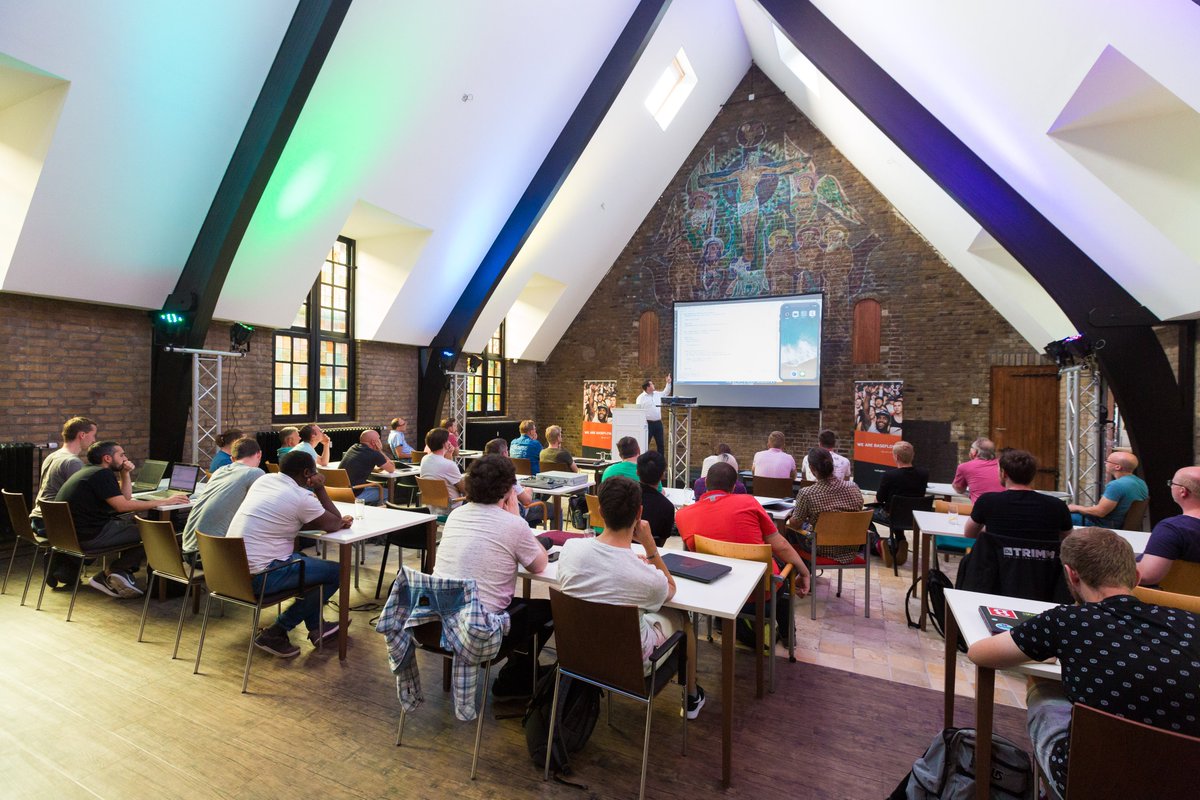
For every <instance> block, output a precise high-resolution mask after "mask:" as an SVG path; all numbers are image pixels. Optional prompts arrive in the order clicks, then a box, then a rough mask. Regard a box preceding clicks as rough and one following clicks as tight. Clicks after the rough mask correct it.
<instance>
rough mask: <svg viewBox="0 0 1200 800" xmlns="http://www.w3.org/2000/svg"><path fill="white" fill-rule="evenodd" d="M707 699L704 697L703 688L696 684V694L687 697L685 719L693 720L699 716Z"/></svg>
mask: <svg viewBox="0 0 1200 800" xmlns="http://www.w3.org/2000/svg"><path fill="white" fill-rule="evenodd" d="M706 699H707V698H706V697H705V696H704V687H703V686H701V685H700V684H698V683H697V684H696V693H695V694H689V695H688V702H687V718H688V719H695V718H696V717H698V716H700V709H702V708H704V701H705V700H706Z"/></svg>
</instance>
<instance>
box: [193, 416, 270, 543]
mask: <svg viewBox="0 0 1200 800" xmlns="http://www.w3.org/2000/svg"><path fill="white" fill-rule="evenodd" d="M230 455H232V456H233V463H232V464H227V465H225V466H223V467H221V468H220V469H218V470H217V471H216V472H214V473H213V476H212V478H210V479H209V481H208V483H207V484H205V486H204V491H203V492H201V493H200V494H198V495H196V497H195V498H194V499H193V500H192V510H191V513H190V514H188V520H187V524H186V525H184V526H183V552H184V553H185V554H191V553H195V552H196V550H197V548H198V546H199V545H198V544H197V539H196V532H197V531H199V532H200V533H206V534H208V535H209V536H224V535H225V534H226V533H227V532H228V531H229V523H230V522H232V521H233V515H234V514H236V513H237V510H238V509H239V508H240V507H241V505H242V501H243V500H245V499H246V492H248V491H250V487H251V486H252V485H253V484H254V482H255V481H256V480H258V479H259V478H261V477H262V476H263V475H265V474H266V473H264V472H263V471H262V470H261V469H259V467H258V465H259V462H260V461H262V449H261V448H260V447H259V446H258V442H257V441H255V440H254V439H252V438H250V437H249V436H243V437H242V438H241V439H238V440H237V441H236V442H234V443H233V448H232V451H231V452H230Z"/></svg>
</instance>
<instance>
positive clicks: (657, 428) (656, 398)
mask: <svg viewBox="0 0 1200 800" xmlns="http://www.w3.org/2000/svg"><path fill="white" fill-rule="evenodd" d="M670 393H671V376H670V375H667V377H666V379H665V380H664V381H663V390H662V391H661V392H658V391H655V390H654V381H650V380H648V381H646V382H645V383H643V384H642V393H641V394H639V395H638V396H637V400H635V401H634V402H635V403H637V405H638V408H640V409H642V411H644V412H646V447H647V448H649V446H650V442H651V441H653V442H655V443H656V444H657V446H658V452H660V453H665V452H666V450H667V448H666V446H665V445H664V444H663V424H662V399H663V397H665V396H666V395H669V394H670Z"/></svg>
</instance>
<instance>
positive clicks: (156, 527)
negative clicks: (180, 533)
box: [135, 517, 188, 580]
mask: <svg viewBox="0 0 1200 800" xmlns="http://www.w3.org/2000/svg"><path fill="white" fill-rule="evenodd" d="M135 519H137V526H138V535H139V536H141V537H142V547H143V548H145V550H146V563H147V564H149V565H150V568H151V569H153V570H154V571H155V572H161V573H163V574H164V575H171V576H174V577H176V578H179V579H181V580H187V577H188V571H187V569H186V568H185V567H184V566H183V556H182V555H181V554H180V550H179V540H178V539H176V538H175V526H174V525H172V524H171V521H170V520H166V519H164V520H158V519H143V518H142V517H135Z"/></svg>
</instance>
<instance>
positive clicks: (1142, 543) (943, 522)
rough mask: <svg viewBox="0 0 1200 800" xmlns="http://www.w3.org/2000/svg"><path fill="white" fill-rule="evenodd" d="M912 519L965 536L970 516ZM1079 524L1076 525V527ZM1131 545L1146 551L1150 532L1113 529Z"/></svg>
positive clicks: (922, 514) (927, 514) (917, 515)
mask: <svg viewBox="0 0 1200 800" xmlns="http://www.w3.org/2000/svg"><path fill="white" fill-rule="evenodd" d="M913 519H915V520H916V521H917V525H919V526H920V527H921V533H932V534H934V535H936V536H959V537H966V535H967V534H966V531H965V530H964V528H965V527H966V521H967V520H968V519H970V517H969V516H968V515H966V514H959V515H958V522H957V523H956V524H953V525H951V524H950V515H949V514H939V513H938V512H936V511H914V512H913ZM1079 527H1081V526H1078V525H1077V526H1076V529H1078V528H1079ZM1113 532H1114V533H1116V534H1117V535H1118V536H1120V537H1121V538H1122V539H1124V540H1125V541H1127V542H1129V544H1130V545H1131V546H1132V547H1133V552H1134V555H1140V554H1142V553H1144V552H1145V551H1146V542H1148V541H1150V534H1148V533H1146V532H1145V531H1113Z"/></svg>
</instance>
